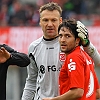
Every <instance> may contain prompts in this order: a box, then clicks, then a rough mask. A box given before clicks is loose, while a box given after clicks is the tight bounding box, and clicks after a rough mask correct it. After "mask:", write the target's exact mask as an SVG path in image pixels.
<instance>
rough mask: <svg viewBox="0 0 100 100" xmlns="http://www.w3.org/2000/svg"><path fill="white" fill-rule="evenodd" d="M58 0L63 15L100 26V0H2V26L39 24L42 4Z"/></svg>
mask: <svg viewBox="0 0 100 100" xmlns="http://www.w3.org/2000/svg"><path fill="white" fill-rule="evenodd" d="M51 1H53V2H57V3H58V4H59V5H60V6H61V7H62V9H63V13H62V17H63V19H64V18H66V17H73V18H76V19H78V20H80V21H82V22H83V23H84V24H85V25H86V26H100V0H36V2H35V3H22V2H21V0H0V26H38V25H39V24H38V23H39V12H38V9H39V7H40V6H41V5H43V4H44V3H47V2H51Z"/></svg>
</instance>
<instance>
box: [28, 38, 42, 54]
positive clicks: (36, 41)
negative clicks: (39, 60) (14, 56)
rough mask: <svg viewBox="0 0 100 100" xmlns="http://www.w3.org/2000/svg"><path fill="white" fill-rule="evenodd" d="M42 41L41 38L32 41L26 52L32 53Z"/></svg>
mask: <svg viewBox="0 0 100 100" xmlns="http://www.w3.org/2000/svg"><path fill="white" fill-rule="evenodd" d="M42 40H43V37H40V38H39V39H37V40H35V41H33V42H32V43H31V44H30V45H29V48H28V52H29V53H30V52H33V51H34V49H35V48H36V47H37V46H38V45H39V44H40V43H41V41H42Z"/></svg>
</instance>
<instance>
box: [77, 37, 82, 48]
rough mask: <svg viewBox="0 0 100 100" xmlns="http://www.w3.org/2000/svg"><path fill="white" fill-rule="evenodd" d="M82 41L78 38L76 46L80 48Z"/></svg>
mask: <svg viewBox="0 0 100 100" xmlns="http://www.w3.org/2000/svg"><path fill="white" fill-rule="evenodd" d="M80 41H81V39H80V38H76V46H79V45H80Z"/></svg>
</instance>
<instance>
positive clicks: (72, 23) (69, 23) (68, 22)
mask: <svg viewBox="0 0 100 100" xmlns="http://www.w3.org/2000/svg"><path fill="white" fill-rule="evenodd" d="M62 27H65V28H67V29H69V30H70V32H71V33H72V34H73V35H74V36H75V39H76V38H79V37H78V32H77V31H76V30H77V21H76V20H75V19H73V18H71V19H70V18H68V19H64V20H63V22H62V23H61V24H60V25H59V27H58V33H59V31H60V29H61V28H62ZM79 45H81V40H80V44H79Z"/></svg>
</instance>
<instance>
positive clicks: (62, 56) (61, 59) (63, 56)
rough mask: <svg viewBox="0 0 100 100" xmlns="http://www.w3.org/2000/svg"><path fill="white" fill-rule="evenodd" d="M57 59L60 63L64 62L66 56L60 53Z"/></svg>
mask: <svg viewBox="0 0 100 100" xmlns="http://www.w3.org/2000/svg"><path fill="white" fill-rule="evenodd" d="M59 59H60V61H65V59H66V54H65V53H63V52H60V54H59Z"/></svg>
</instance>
